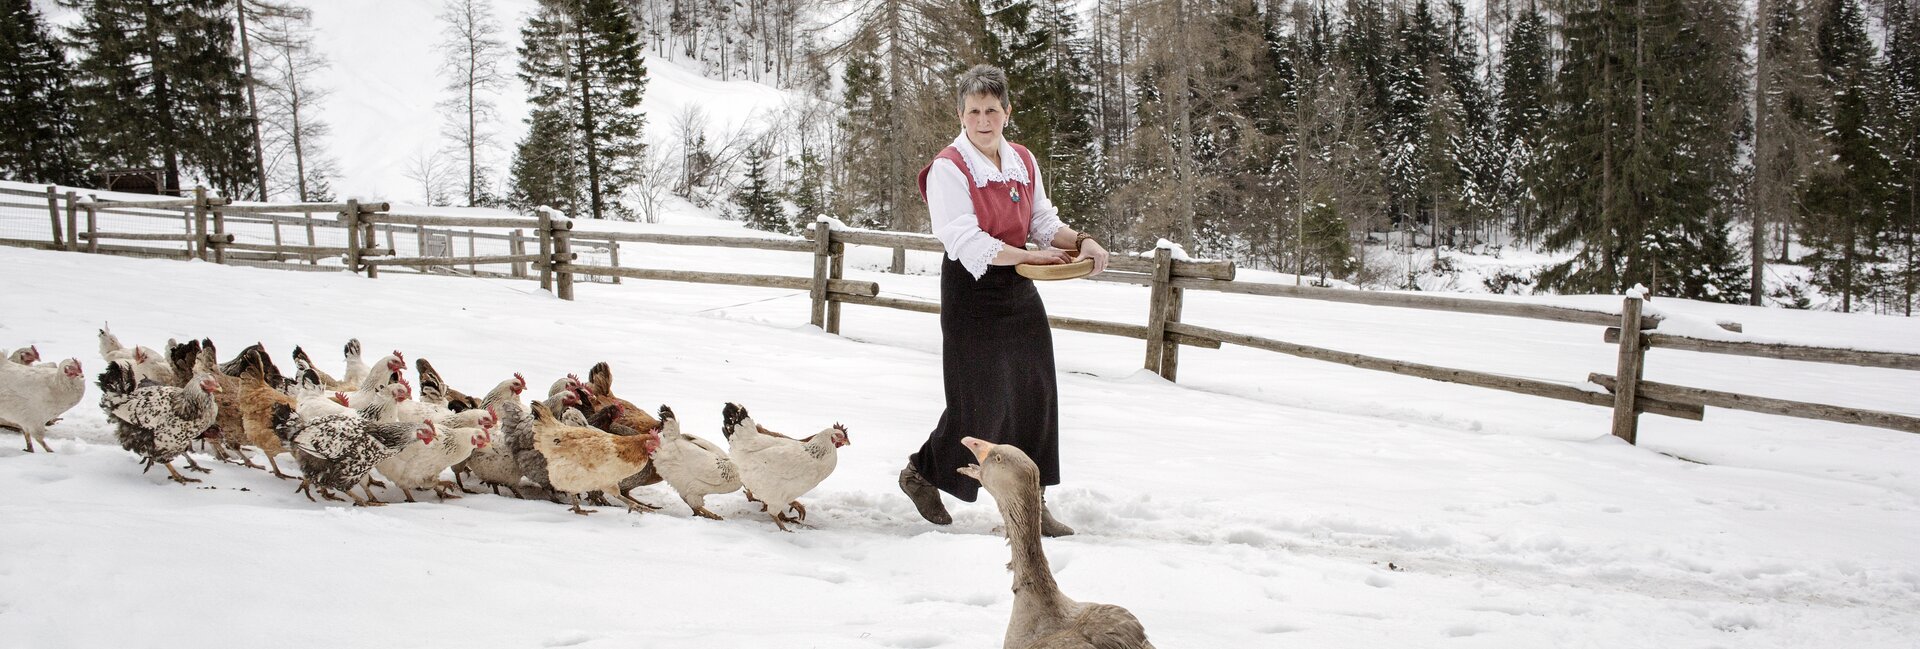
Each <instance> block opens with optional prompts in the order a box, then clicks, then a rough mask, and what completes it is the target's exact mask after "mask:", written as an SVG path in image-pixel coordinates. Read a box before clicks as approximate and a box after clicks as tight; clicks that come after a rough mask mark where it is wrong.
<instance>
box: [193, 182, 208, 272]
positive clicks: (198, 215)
mask: <svg viewBox="0 0 1920 649" xmlns="http://www.w3.org/2000/svg"><path fill="white" fill-rule="evenodd" d="M193 234H194V237H193V241H194V243H195V244H197V245H199V246H200V261H206V260H207V188H206V187H203V186H199V185H196V186H194V188H193Z"/></svg>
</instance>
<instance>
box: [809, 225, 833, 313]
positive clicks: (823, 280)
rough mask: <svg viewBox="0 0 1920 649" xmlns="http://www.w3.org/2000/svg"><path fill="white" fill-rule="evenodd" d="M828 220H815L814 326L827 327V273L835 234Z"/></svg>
mask: <svg viewBox="0 0 1920 649" xmlns="http://www.w3.org/2000/svg"><path fill="white" fill-rule="evenodd" d="M829 230H830V228H828V227H827V222H826V221H814V222H813V290H812V291H811V293H812V296H813V320H812V322H813V326H815V327H819V328H820V329H821V330H825V329H826V328H827V273H828V271H829V269H830V268H831V266H832V261H833V260H832V256H833V252H832V246H833V235H832V234H831V233H830V232H829Z"/></svg>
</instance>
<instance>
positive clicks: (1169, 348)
mask: <svg viewBox="0 0 1920 649" xmlns="http://www.w3.org/2000/svg"><path fill="white" fill-rule="evenodd" d="M1186 301H1187V289H1184V288H1180V287H1178V286H1175V287H1172V288H1171V289H1170V290H1168V291H1167V322H1179V321H1180V308H1181V307H1182V306H1184V305H1185V304H1186ZM1165 340H1166V343H1165V346H1164V347H1163V348H1162V349H1161V350H1160V376H1161V377H1163V378H1165V379H1166V380H1168V381H1178V380H1179V378H1178V376H1179V374H1180V343H1178V342H1175V341H1174V340H1173V337H1172V336H1167V337H1166V339H1165Z"/></svg>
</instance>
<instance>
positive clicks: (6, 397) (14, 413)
mask: <svg viewBox="0 0 1920 649" xmlns="http://www.w3.org/2000/svg"><path fill="white" fill-rule="evenodd" d="M33 358H34V359H35V360H38V359H39V353H38V352H35V353H34V354H33ZM80 372H81V370H80V361H78V360H75V359H71V358H69V359H67V360H64V361H60V364H58V365H52V364H45V365H22V364H19V363H13V362H4V361H0V428H11V429H13V430H17V431H20V434H21V435H22V436H24V437H26V444H27V448H26V451H27V452H28V453H32V452H33V443H34V442H35V441H36V440H37V441H39V442H40V448H43V449H46V451H47V452H48V453H52V452H53V449H52V448H51V447H48V446H47V437H46V435H47V427H48V426H52V425H53V423H54V422H56V421H59V419H60V415H62V414H65V413H66V412H67V411H68V410H70V409H72V408H73V406H74V404H77V403H80V398H81V397H84V396H86V394H87V381H86V379H85V378H83V377H82V376H81V375H80Z"/></svg>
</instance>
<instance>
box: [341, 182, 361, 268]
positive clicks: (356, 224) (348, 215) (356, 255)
mask: <svg viewBox="0 0 1920 649" xmlns="http://www.w3.org/2000/svg"><path fill="white" fill-rule="evenodd" d="M340 221H341V223H342V224H344V225H346V226H347V270H349V271H352V272H356V273H358V272H360V200H359V199H354V198H349V199H347V211H345V212H341V213H340Z"/></svg>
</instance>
